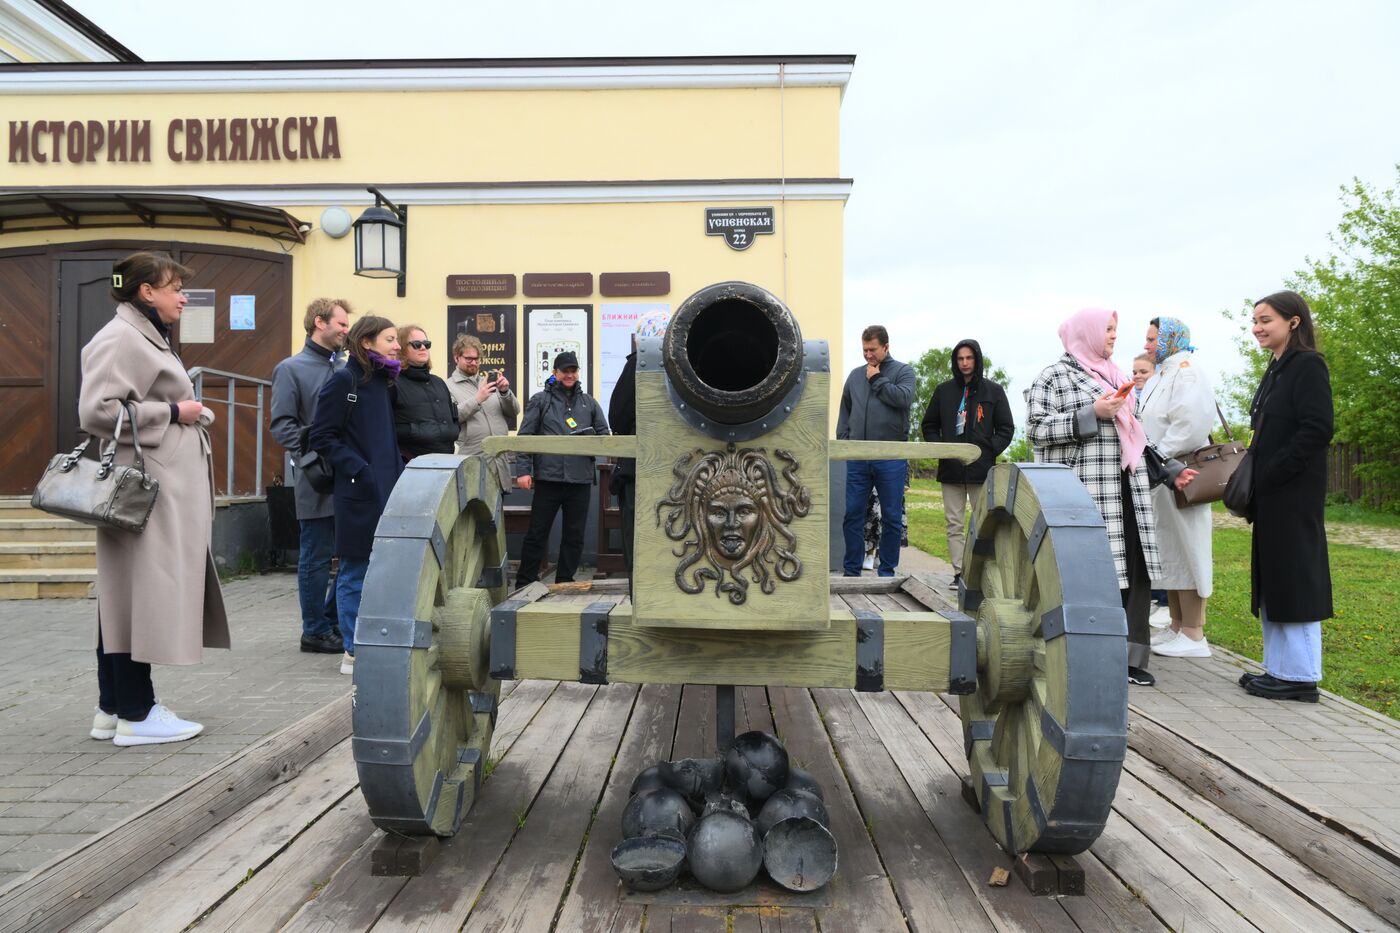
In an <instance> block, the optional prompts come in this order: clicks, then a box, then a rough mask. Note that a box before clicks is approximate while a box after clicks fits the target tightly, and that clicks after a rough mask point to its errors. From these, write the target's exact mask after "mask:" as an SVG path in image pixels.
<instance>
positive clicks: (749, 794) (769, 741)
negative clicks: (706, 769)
mask: <svg viewBox="0 0 1400 933" xmlns="http://www.w3.org/2000/svg"><path fill="white" fill-rule="evenodd" d="M724 772H725V777H726V778H728V780H729V784H730V786H731V787H732V788H733V789H735V790H737V791H739V792H741V793H742V794H743V795H744V797H745V798H746V799H747V800H748V803H749V806H750V809H758V808H760V807H762V806H763V803H764V801H766V800H767V799H768V798H769V797H771V796H772V795H773V792H774V791H776V790H778V789H779V788H781V787H783V786H784V785H786V784H787V779H788V753H787V749H785V748H783V743H782V742H779V741H778V740H777V739H776V738H774V737H773V736H771V735H769V734H768V733H767V732H757V731H755V732H745V733H744V734H743V735H739V736H735V738H734V741H733V743H731V744H730V746H729V751H728V753H727V754H726V755H725V757H724Z"/></svg>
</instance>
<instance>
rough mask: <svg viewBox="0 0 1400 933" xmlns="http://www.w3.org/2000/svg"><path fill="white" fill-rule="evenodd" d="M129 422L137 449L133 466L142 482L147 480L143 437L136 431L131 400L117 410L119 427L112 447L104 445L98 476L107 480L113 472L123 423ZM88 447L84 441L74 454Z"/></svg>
mask: <svg viewBox="0 0 1400 933" xmlns="http://www.w3.org/2000/svg"><path fill="white" fill-rule="evenodd" d="M128 420H129V421H130V422H131V444H132V446H133V447H134V448H136V456H135V457H134V458H133V461H132V466H134V467H135V468H136V471H137V472H138V473H140V474H141V479H142V480H145V479H147V475H146V455H145V453H144V452H143V451H142V450H141V436H140V434H139V432H137V430H136V407H135V406H134V405H132V404H131V401H130V400H126V401H123V402H122V404H121V407H120V408H119V409H117V427H116V429H115V430H114V431H113V432H112V443H111V445H110V446H109V445H107V444H103V445H102V448H101V453H102V456H101V464H100V466H99V467H98V470H97V475H98V476H99V477H100V478H105V477H106V476H107V475H108V474H109V473H111V472H112V462H113V461H114V460H115V459H116V456H117V440H118V439H119V438H120V437H121V436H122V423H123V422H124V421H128ZM91 439H92V438H91V437H89V438H88V440H91ZM87 445H88V441H83V442H82V444H80V445H79V446H78V449H77V450H75V451H73V453H75V454H76V453H79V451H81V450H83V449H84V448H86V447H87ZM70 456H71V455H70Z"/></svg>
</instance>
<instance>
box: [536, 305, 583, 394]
mask: <svg viewBox="0 0 1400 933" xmlns="http://www.w3.org/2000/svg"><path fill="white" fill-rule="evenodd" d="M592 310H593V309H592V307H591V306H589V305H578V306H565V305H549V306H547V307H540V306H531V305H526V306H525V333H526V343H525V373H524V375H525V379H526V380H527V381H526V386H527V391H528V394H529V395H534V394H535V393H536V392H538V391H540V390H541V389H543V388H544V384H545V381H546V380H547V379H549V377H550V376H551V375H552V374H553V373H554V358H555V357H556V356H558V355H559V354H560V353H564V352H572V353H573V354H574V355H575V356H577V357H578V381H579V385H581V386H583V389H584V391H585V392H588V391H589V385H588V359H589V349H590V343H589V337H590V336H591V333H590V324H589V318H590V317H591V316H592ZM589 394H592V393H591V392H590V393H589Z"/></svg>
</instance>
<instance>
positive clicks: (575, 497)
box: [515, 350, 609, 589]
mask: <svg viewBox="0 0 1400 933" xmlns="http://www.w3.org/2000/svg"><path fill="white" fill-rule="evenodd" d="M519 433H520V434H521V435H527V434H565V435H572V434H607V433H609V432H608V422H607V419H606V418H604V417H603V408H602V406H601V405H599V404H598V403H597V402H596V401H594V399H593V397H592V396H591V395H589V394H588V393H587V392H585V391H583V387H582V386H580V385H579V384H578V357H577V356H576V355H575V354H574V353H572V352H570V351H567V350H566V351H565V352H563V353H560V354H559V355H558V356H556V357H555V358H554V374H553V375H552V376H550V377H549V381H548V382H546V383H545V387H544V391H542V392H536V393H535V394H534V395H532V396H530V400H529V401H528V402H526V403H525V417H524V419H523V420H522V421H521V422H520V432H519ZM516 467H517V469H518V470H520V471H521V473H520V475H519V476H517V477H516V481H515V482H516V485H517V486H519V487H520V488H521V489H533V490H534V491H535V497H534V499H533V500H532V501H531V502H530V527H529V529H528V530H527V531H526V532H525V540H524V542H523V543H522V544H521V545H520V568H519V569H518V570H517V571H516V573H515V588H516V589H519V588H520V587H522V586H525V585H526V584H527V583H534V582H535V581H536V580H538V579H539V573H540V561H541V560H543V559H544V552H545V547H546V545H547V544H548V543H549V531H550V529H551V528H553V527H554V516H555V515H556V514H557V513H558V512H559V511H560V510H561V509H562V510H563V512H564V527H563V529H562V530H561V532H560V535H559V567H558V569H557V570H556V571H555V574H554V582H555V583H570V582H572V581H573V579H574V572H575V571H577V570H578V565H579V559H580V558H581V557H582V556H583V529H584V525H585V524H586V523H587V521H588V500H589V498H590V496H591V494H592V490H593V484H594V482H595V480H596V470H595V467H594V462H593V458H592V457H588V456H576V455H568V454H526V455H521V456H517V457H516Z"/></svg>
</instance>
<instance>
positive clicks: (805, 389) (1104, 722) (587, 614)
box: [353, 282, 1127, 854]
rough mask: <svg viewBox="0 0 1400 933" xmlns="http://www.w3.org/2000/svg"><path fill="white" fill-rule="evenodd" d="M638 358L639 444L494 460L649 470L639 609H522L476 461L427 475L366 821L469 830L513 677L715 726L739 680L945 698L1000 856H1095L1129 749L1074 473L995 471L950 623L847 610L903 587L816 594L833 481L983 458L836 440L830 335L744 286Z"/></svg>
mask: <svg viewBox="0 0 1400 933" xmlns="http://www.w3.org/2000/svg"><path fill="white" fill-rule="evenodd" d="M637 349H638V356H637V375H636V380H637V381H636V397H637V403H636V404H637V424H638V433H637V435H636V436H635V437H632V436H627V437H578V436H574V437H503V438H492V439H490V440H489V441H488V448H487V453H488V455H489V454H495V453H499V452H503V451H516V452H521V453H567V454H585V455H598V456H615V457H635V458H636V460H637V487H636V502H637V510H636V527H635V538H634V540H635V554H636V558H635V566H634V572H633V580H632V586H631V588H630V590H631V592H630V594H629V592H628V588H627V587H625V586H622V585H613V586H607V585H605V586H598V587H594V588H593V589H592V590H591V591H590V592H588V593H582V594H567V593H552V592H551V591H550V590H549V588H547V587H545V586H543V585H540V584H533V585H531V586H529V587H526V588H524V589H522V590H520V591H518V592H514V593H508V592H507V566H506V552H505V531H504V522H503V518H502V504H501V495H500V492H499V489H498V488H497V486H496V485H495V483H494V481H493V479H492V476H491V473H490V471H489V469H488V468H487V462H486V460H485V459H483V458H480V457H465V458H464V457H456V456H445V455H436V456H428V457H420V458H418V459H416V460H414V461H413V462H412V463H411V464H409V468H408V469H407V470H406V471H405V473H404V475H403V477H402V478H401V479H400V481H399V483H398V485H397V486H396V487H395V489H394V492H393V494H392V495H391V497H390V499H389V503H388V506H387V508H386V510H385V513H384V516H383V518H382V519H381V521H380V524H379V527H378V529H377V531H376V540H375V546H374V552H373V555H372V557H371V560H370V567H369V572H368V574H367V577H366V581H365V590H364V598H363V602H362V604H361V613H360V619H359V623H358V626H357V635H356V653H357V659H356V668H355V675H354V678H355V679H354V691H355V692H354V698H355V704H354V715H353V727H354V742H353V746H354V756H355V761H356V765H357V768H358V770H359V774H360V782H361V787H362V789H363V792H364V795H365V800H366V803H367V805H368V808H369V812H370V815H371V817H372V818H373V820H374V822H375V823H376V824H377V825H378V826H380V827H381V828H383V829H385V830H389V831H394V832H398V833H404V834H410V835H414V834H416V835H435V836H450V835H452V834H453V833H454V832H455V831H456V830H457V828H458V826H459V825H460V823H461V820H462V817H463V814H464V813H466V811H467V810H468V809H469V808H470V806H471V803H472V801H473V799H474V797H475V795H476V792H477V790H478V789H479V787H480V782H481V780H482V778H483V776H484V774H485V772H486V769H487V767H488V762H487V753H488V750H489V748H490V738H491V730H492V728H493V725H494V722H495V717H496V706H497V702H498V697H499V684H500V681H501V680H504V679H525V678H538V679H548V680H565V681H581V682H584V683H596V684H601V683H617V682H626V683H669V684H715V685H719V686H720V690H719V691H718V695H719V697H720V708H719V710H718V718H719V724H720V728H719V733H720V735H721V736H723V735H725V733H726V717H727V728H728V734H730V735H732V732H733V728H732V723H733V707H732V696H733V694H732V690H730V689H728V688H732V686H733V685H736V684H738V685H761V686H770V687H781V686H788V687H844V688H852V689H855V690H859V691H880V690H917V691H935V692H946V693H951V694H955V695H958V696H959V697H960V700H961V715H962V721H963V732H964V745H965V749H966V751H967V754H968V760H969V765H970V770H971V774H972V791H973V793H975V795H976V799H977V802H978V806H979V809H980V811H981V814H982V817H983V820H984V822H985V823H986V826H987V828H988V830H989V831H990V832H991V834H992V835H993V837H994V838H995V839H996V841H997V842H998V843H999V844H1000V845H1001V846H1002V847H1003V848H1004V849H1005V850H1006V851H1007V852H1009V853H1012V854H1019V853H1023V852H1045V853H1059V854H1074V853H1078V852H1081V851H1083V850H1084V849H1086V848H1087V847H1088V846H1089V845H1090V844H1091V843H1092V842H1093V841H1094V840H1095V839H1096V838H1097V837H1098V835H1099V833H1100V831H1101V830H1102V829H1103V826H1104V822H1105V820H1106V819H1107V816H1108V813H1109V809H1110V805H1111V803H1112V800H1113V796H1114V793H1115V790H1116V788H1117V784H1118V778H1119V774H1120V771H1121V767H1122V762H1123V758H1124V755H1125V752H1126V720H1127V684H1126V679H1125V677H1124V670H1125V668H1126V640H1125V636H1126V623H1125V620H1124V615H1123V611H1122V609H1121V606H1120V603H1119V593H1118V589H1117V582H1116V575H1115V573H1114V569H1113V561H1112V556H1111V553H1110V550H1109V544H1108V539H1107V534H1106V531H1105V529H1104V525H1103V520H1102V518H1101V516H1100V515H1099V513H1098V511H1097V509H1096V508H1095V507H1094V504H1093V502H1092V501H1091V500H1090V498H1089V496H1088V494H1087V492H1085V490H1084V489H1083V487H1082V485H1081V484H1080V483H1079V481H1078V480H1077V479H1076V477H1075V476H1074V474H1073V473H1072V472H1071V471H1070V470H1068V469H1067V468H1065V467H1062V466H1050V465H1033V464H1000V465H998V466H996V467H995V468H994V469H993V471H992V473H991V475H990V476H989V478H988V480H987V482H986V484H985V486H984V489H983V494H982V496H981V498H980V499H979V501H978V502H977V504H976V507H975V509H974V510H973V513H972V518H971V519H970V522H969V527H968V532H967V536H966V537H967V542H968V544H967V548H968V552H967V554H966V559H965V562H964V566H965V570H964V581H963V584H962V586H961V588H960V591H959V593H958V605H959V610H958V611H938V610H937V608H936V607H935V606H934V605H932V604H931V602H932V600H927V601H925V605H924V608H923V610H922V611H915V610H905V611H893V610H873V609H870V608H854V609H853V608H851V606H850V605H848V604H847V603H846V602H845V601H843V600H841V599H840V596H841V595H842V594H860V593H862V592H866V591H869V592H872V593H878V592H882V591H885V590H888V589H889V581H881V580H878V579H870V578H866V579H842V578H832V577H830V576H829V574H828V571H827V553H828V535H829V531H828V529H829V523H830V520H831V510H832V508H833V505H832V503H831V501H830V494H829V488H830V483H829V473H830V469H831V465H832V464H833V463H839V462H840V461H844V460H854V459H894V458H908V457H957V458H961V459H964V460H969V461H970V460H972V459H975V458H976V457H977V455H978V451H977V449H976V448H975V447H973V446H971V445H961V444H928V443H924V444H911V443H900V442H860V441H836V440H831V439H829V437H828V430H829V424H830V412H829V406H830V388H831V383H830V380H831V373H830V365H829V354H828V351H827V347H826V344H825V342H824V341H819V340H803V338H802V335H801V332H800V329H799V327H798V323H797V321H796V319H795V318H794V317H793V316H792V314H791V313H790V312H789V311H788V309H787V308H786V307H785V306H783V304H782V303H781V302H780V301H779V300H778V299H777V298H775V297H774V296H772V295H771V294H769V293H768V292H766V291H764V290H763V289H760V288H757V287H755V286H752V285H747V284H744V283H734V282H731V283H722V284H719V285H715V286H711V287H709V288H706V289H703V290H701V291H700V292H697V293H696V294H695V295H693V296H691V298H689V299H687V301H686V302H684V303H683V304H682V305H681V306H680V307H679V308H678V309H677V311H676V313H675V315H674V316H673V319H672V323H671V326H670V328H669V329H668V332H667V335H666V337H665V338H664V339H641V340H639V342H638V348H637ZM864 605H866V606H869V605H874V604H873V603H871V602H870V601H869V600H866V601H864ZM726 697H727V698H728V703H729V706H728V709H726V707H725V701H726Z"/></svg>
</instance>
